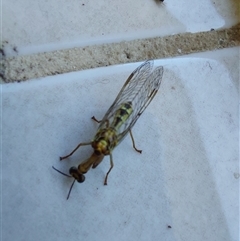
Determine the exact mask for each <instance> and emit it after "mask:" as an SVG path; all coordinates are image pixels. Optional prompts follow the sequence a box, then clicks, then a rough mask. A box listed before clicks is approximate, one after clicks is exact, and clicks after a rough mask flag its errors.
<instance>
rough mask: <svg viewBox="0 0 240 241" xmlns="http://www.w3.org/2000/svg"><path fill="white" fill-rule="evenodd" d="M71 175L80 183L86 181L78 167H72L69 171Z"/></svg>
mask: <svg viewBox="0 0 240 241" xmlns="http://www.w3.org/2000/svg"><path fill="white" fill-rule="evenodd" d="M69 174H70V175H71V176H72V177H73V178H74V179H75V180H77V182H79V183H82V182H84V181H85V176H84V175H83V174H82V173H79V171H78V169H77V168H76V167H71V168H70V169H69Z"/></svg>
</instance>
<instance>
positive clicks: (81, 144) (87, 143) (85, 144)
mask: <svg viewBox="0 0 240 241" xmlns="http://www.w3.org/2000/svg"><path fill="white" fill-rule="evenodd" d="M91 144H92V142H86V143H80V144H78V145H77V147H76V148H75V149H74V150H73V151H72V152H71V153H70V154H68V155H66V156H62V157H61V156H60V161H61V160H63V159H66V158H68V157H70V156H71V155H72V154H73V153H74V152H75V151H76V150H77V149H78V148H79V147H80V146H87V145H91Z"/></svg>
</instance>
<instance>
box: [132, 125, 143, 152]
mask: <svg viewBox="0 0 240 241" xmlns="http://www.w3.org/2000/svg"><path fill="white" fill-rule="evenodd" d="M129 133H130V136H131V139H132V144H133V148H134V150H135V151H137V152H139V153H142V150H138V149H137V148H136V146H135V141H134V138H133V134H132V131H131V129H130V130H129Z"/></svg>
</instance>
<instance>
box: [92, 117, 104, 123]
mask: <svg viewBox="0 0 240 241" xmlns="http://www.w3.org/2000/svg"><path fill="white" fill-rule="evenodd" d="M91 119H92V120H94V121H96V122H97V123H101V122H102V120H98V119H96V118H95V116H93V117H92V118H91Z"/></svg>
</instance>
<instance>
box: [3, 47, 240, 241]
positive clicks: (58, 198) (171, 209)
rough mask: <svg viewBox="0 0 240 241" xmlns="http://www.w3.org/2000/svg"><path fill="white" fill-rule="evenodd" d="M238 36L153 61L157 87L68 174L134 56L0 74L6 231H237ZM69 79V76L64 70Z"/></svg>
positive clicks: (210, 235) (131, 236)
mask: <svg viewBox="0 0 240 241" xmlns="http://www.w3.org/2000/svg"><path fill="white" fill-rule="evenodd" d="M237 51H239V48H233V49H225V50H222V51H216V52H209V53H202V54H198V55H192V56H186V57H180V58H175V59H165V60H157V61H155V65H156V66H158V65H163V66H164V76H163V81H162V86H161V87H160V90H159V93H158V94H157V96H156V97H155V99H154V100H153V102H152V103H151V104H150V106H149V107H148V108H147V109H146V111H145V113H144V114H143V115H142V116H141V118H140V119H139V120H138V122H137V123H136V125H135V126H134V128H133V134H134V137H135V142H136V145H137V147H138V148H141V149H143V153H142V154H138V153H136V152H135V151H134V150H133V148H132V145H131V140H130V138H129V136H127V137H126V139H125V140H124V141H123V142H122V143H121V144H120V145H119V146H118V147H117V148H116V149H115V150H114V152H113V158H114V164H115V166H114V168H113V170H112V172H111V173H110V175H109V180H108V186H104V185H103V179H104V176H105V173H106V171H107V170H108V168H109V158H108V157H105V159H104V161H103V163H102V164H101V165H99V166H98V167H97V168H96V169H95V170H90V171H89V172H88V173H87V174H86V181H85V182H84V183H83V184H75V186H74V187H73V190H72V193H71V196H70V199H69V200H68V201H66V196H67V193H68V191H69V188H70V185H71V183H72V180H71V179H70V178H67V177H64V176H63V175H60V174H59V173H57V172H55V171H54V170H53V169H52V168H51V166H52V165H53V166H55V167H56V168H58V169H60V170H61V171H63V172H65V173H67V172H68V169H69V168H70V167H71V166H77V165H78V164H79V163H80V162H81V161H82V160H84V159H85V158H87V157H88V156H89V155H90V154H91V152H92V149H91V147H82V148H80V149H79V150H78V151H77V152H76V154H75V155H74V156H72V157H71V158H69V160H65V161H62V162H60V161H59V156H62V155H66V154H68V153H69V152H70V151H71V150H72V149H73V148H74V147H75V146H76V145H77V144H78V143H79V142H83V141H89V140H90V139H91V138H92V137H93V135H94V134H95V131H96V129H97V124H96V123H94V122H92V121H91V119H90V117H91V116H93V115H95V116H96V117H98V118H101V117H102V116H103V114H104V113H105V111H106V110H107V109H108V107H109V106H110V104H111V102H112V101H113V99H114V98H115V96H116V95H117V93H118V90H119V89H120V88H121V86H122V85H123V83H124V81H125V79H126V78H127V77H128V75H129V74H130V73H131V72H132V70H134V69H135V68H136V67H137V66H138V65H139V63H135V64H127V65H118V66H111V67H105V68H98V69H93V70H85V71H80V72H74V73H69V74H64V75H58V76H52V77H47V78H43V79H38V80H32V81H28V82H22V83H11V84H4V85H2V102H3V105H2V106H3V109H2V126H3V130H2V131H3V136H2V140H3V143H2V158H3V162H2V164H1V165H2V167H1V170H2V195H1V197H2V207H3V208H2V220H3V222H2V238H3V240H24V241H31V240H49V241H50V240H59V241H61V240H77V239H83V240H89V241H92V240H106V241H108V240H109V241H110V240H140V241H141V240H143V241H145V240H165V241H168V240H169V241H175V240H176V241H179V240H181V241H183V240H184V241H186V240H199V241H200V240H205V241H215V240H216V241H229V240H231V241H238V240H239V239H238V238H239V236H238V235H239V220H238V218H239V202H238V198H239V176H240V174H239V162H238V161H239V159H238V158H239V157H238V148H239V146H238V141H239V136H238V134H239V120H238V117H239V116H238V102H239V98H238V95H239V72H238V68H236V67H234V65H235V66H236V62H237V60H238V52H237ZM66 80H67V81H66Z"/></svg>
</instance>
